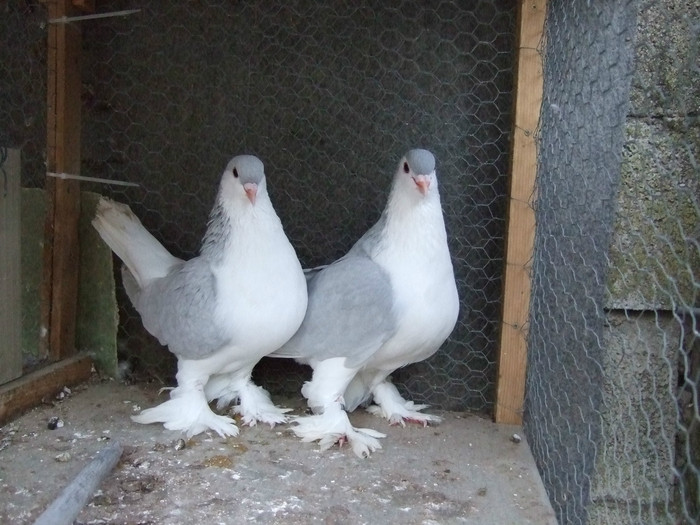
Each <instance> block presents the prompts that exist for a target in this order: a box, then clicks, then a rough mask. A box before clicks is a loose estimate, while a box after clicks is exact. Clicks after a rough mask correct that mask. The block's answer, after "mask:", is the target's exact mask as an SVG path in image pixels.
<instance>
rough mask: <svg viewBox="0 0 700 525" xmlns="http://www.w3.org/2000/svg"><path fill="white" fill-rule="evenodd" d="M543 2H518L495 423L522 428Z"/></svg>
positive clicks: (532, 239)
mask: <svg viewBox="0 0 700 525" xmlns="http://www.w3.org/2000/svg"><path fill="white" fill-rule="evenodd" d="M546 3H547V2H546V0H529V1H521V2H520V6H519V10H518V27H517V55H516V72H515V75H516V76H515V85H514V93H515V100H514V121H513V143H512V151H511V168H510V182H509V202H508V212H507V213H508V215H507V218H506V231H507V233H506V250H505V274H504V279H503V307H502V313H501V333H500V341H499V355H498V377H497V381H496V403H495V411H494V419H495V421H496V422H497V423H509V424H517V425H519V424H522V421H523V419H522V418H523V407H524V401H525V375H526V368H527V333H528V326H527V323H528V319H529V315H530V289H531V261H532V252H533V247H534V241H535V210H534V206H533V204H534V200H535V176H536V173H537V144H536V142H535V132H536V130H537V127H538V124H539V115H540V107H541V105H542V88H543V85H542V78H543V73H542V57H541V55H540V50H539V46H540V44H541V43H542V40H543V33H544V21H545V11H546Z"/></svg>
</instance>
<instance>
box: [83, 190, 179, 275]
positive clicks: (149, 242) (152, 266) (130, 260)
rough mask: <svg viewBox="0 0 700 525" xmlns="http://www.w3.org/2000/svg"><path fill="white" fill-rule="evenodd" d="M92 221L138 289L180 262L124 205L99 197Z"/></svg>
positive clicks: (166, 272) (165, 273)
mask: <svg viewBox="0 0 700 525" xmlns="http://www.w3.org/2000/svg"><path fill="white" fill-rule="evenodd" d="M92 224H93V226H94V227H95V229H96V230H97V232H98V233H99V234H100V237H102V239H103V240H104V241H105V242H106V243H107V245H108V246H109V247H110V248H111V249H112V251H113V252H114V253H115V254H117V257H119V258H120V259H121V260H122V261H123V262H124V264H125V265H126V267H127V268H128V269H129V271H130V272H131V274H132V275H133V276H134V279H135V280H136V282H137V283H138V286H139V287H140V288H143V287H144V286H145V285H146V284H147V283H149V282H150V281H152V280H153V279H157V278H160V277H164V276H165V275H167V274H168V272H169V271H170V269H171V268H172V267H173V266H174V265H175V264H178V263H179V262H181V261H180V259H177V258H176V257H173V256H172V255H171V254H170V252H168V250H166V249H165V248H164V247H163V245H162V244H161V243H160V242H158V240H157V239H156V238H155V237H153V235H151V234H150V233H149V232H148V230H146V228H144V226H143V224H141V221H140V220H139V219H138V217H136V215H134V213H133V212H132V211H131V208H129V206H127V205H125V204H121V203H119V202H115V201H113V200H110V199H106V198H104V197H102V198H100V200H99V201H98V203H97V211H96V213H95V218H94V219H93V220H92Z"/></svg>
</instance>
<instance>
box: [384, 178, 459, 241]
mask: <svg viewBox="0 0 700 525" xmlns="http://www.w3.org/2000/svg"><path fill="white" fill-rule="evenodd" d="M384 215H385V217H384V219H383V220H384V235H386V236H387V237H388V238H392V239H396V240H397V241H399V242H402V243H408V244H410V245H413V244H415V243H418V245H420V244H422V243H424V242H433V241H439V240H440V239H441V238H442V237H444V236H445V223H444V220H443V217H442V208H441V206H440V197H439V195H438V193H437V192H431V193H430V194H428V195H426V196H416V195H406V194H405V193H403V192H401V191H396V192H393V193H392V194H391V195H390V197H389V201H388V203H387V207H386V209H385V210H384ZM401 240H403V241H401Z"/></svg>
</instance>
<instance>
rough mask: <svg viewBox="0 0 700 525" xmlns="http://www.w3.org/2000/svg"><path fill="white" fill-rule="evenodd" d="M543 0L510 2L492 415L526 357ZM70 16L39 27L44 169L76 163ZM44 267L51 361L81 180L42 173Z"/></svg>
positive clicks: (64, 306) (58, 350)
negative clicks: (512, 55) (509, 116)
mask: <svg viewBox="0 0 700 525" xmlns="http://www.w3.org/2000/svg"><path fill="white" fill-rule="evenodd" d="M47 5H48V9H49V18H50V19H57V18H61V17H65V16H71V15H73V14H75V9H76V6H78V7H79V8H83V9H86V8H87V9H88V10H90V9H91V8H94V3H93V2H92V1H90V0H73V1H70V0H50V1H47ZM545 9H546V0H529V1H522V0H521V2H520V4H519V9H518V27H517V57H516V80H515V85H514V93H515V100H514V124H513V143H512V154H511V168H510V183H509V205H508V211H507V236H506V249H505V274H504V285H503V290H504V291H503V308H502V317H501V333H500V340H499V355H498V377H497V382H496V402H495V411H494V418H495V420H496V422H498V423H514V424H520V423H522V412H523V405H524V394H525V375H526V365H527V322H528V316H529V304H530V286H531V283H530V278H531V277H530V264H531V258H532V250H533V244H534V234H535V220H534V209H533V202H534V198H535V189H534V188H535V186H534V183H535V174H536V168H537V146H536V143H535V138H534V134H535V131H536V129H537V125H538V120H539V111H540V105H541V100H542V61H541V56H540V52H539V50H538V46H539V45H540V43H541V42H542V35H543V31H544V19H545ZM80 47H81V35H80V26H79V24H71V23H56V24H50V26H49V37H48V48H49V49H48V51H49V54H48V77H49V78H48V90H47V91H48V100H47V104H48V118H47V120H48V126H47V128H48V129H47V134H48V135H47V136H48V138H47V157H48V159H47V160H48V170H49V171H50V172H55V173H64V172H65V173H75V174H77V173H78V172H79V170H80V96H81V80H80ZM46 193H47V217H46V226H45V244H44V265H43V268H44V270H43V271H44V274H43V280H42V290H41V322H42V327H43V328H42V333H41V336H40V345H41V351H42V355H43V356H45V357H49V358H50V360H52V361H58V360H61V359H66V358H67V357H69V356H71V355H73V354H74V353H75V324H76V312H77V290H78V217H79V213H80V200H79V197H80V187H79V183H78V182H77V181H74V180H63V179H55V178H51V177H47V181H46Z"/></svg>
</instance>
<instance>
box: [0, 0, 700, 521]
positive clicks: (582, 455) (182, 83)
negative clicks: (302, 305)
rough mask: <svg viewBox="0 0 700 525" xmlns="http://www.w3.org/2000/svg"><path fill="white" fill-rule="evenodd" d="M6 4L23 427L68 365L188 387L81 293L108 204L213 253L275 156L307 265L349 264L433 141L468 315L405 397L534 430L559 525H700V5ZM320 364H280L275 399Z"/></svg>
mask: <svg viewBox="0 0 700 525" xmlns="http://www.w3.org/2000/svg"><path fill="white" fill-rule="evenodd" d="M0 13H1V16H0V26H1V27H2V31H0V39H2V44H1V45H0V70H1V71H2V73H1V74H0V93H1V96H0V119H1V122H2V126H0V146H2V157H1V158H0V162H1V164H0V166H1V167H2V172H1V175H2V179H3V180H2V184H3V187H2V190H3V192H2V199H1V200H0V217H2V223H1V224H0V242H1V244H0V264H1V265H2V266H1V268H2V275H3V280H2V287H3V289H2V294H3V300H5V299H4V298H5V297H7V298H8V300H7V301H6V302H4V304H3V305H2V306H0V308H1V310H0V311H1V312H2V319H1V323H2V325H1V326H2V330H3V335H2V337H3V339H4V340H5V341H7V344H6V345H5V347H4V348H3V350H2V352H3V354H2V359H3V363H5V365H4V367H3V370H2V373H1V374H0V380H2V381H4V382H7V384H6V385H5V387H3V388H4V389H5V391H4V394H3V396H4V397H3V403H4V404H3V411H4V415H3V417H5V418H6V417H9V416H10V415H11V414H12V413H13V412H12V411H13V410H15V409H17V410H19V408H21V407H19V408H18V404H21V403H20V402H19V401H17V399H18V398H17V396H15V397H13V395H12V392H13V386H12V385H14V384H16V382H17V381H18V380H21V378H22V377H24V378H25V379H26V378H28V377H29V378H30V380H31V378H32V377H34V376H33V375H32V374H41V373H42V372H41V370H42V369H44V370H45V369H46V367H51V368H50V369H51V373H52V374H56V373H58V374H64V375H63V376H62V377H63V379H65V378H68V377H74V378H79V377H80V376H81V374H83V375H84V374H85V373H86V372H85V371H86V370H87V373H89V370H90V366H91V365H92V363H94V364H95V366H97V367H98V369H99V371H100V372H101V373H104V374H117V372H118V369H121V370H122V371H123V370H125V369H129V370H130V371H131V372H132V373H133V374H134V375H135V377H137V378H140V379H148V378H150V379H154V378H155V379H157V380H160V381H163V382H164V383H167V382H168V381H169V380H170V379H171V377H172V374H173V362H172V360H171V359H170V358H169V354H168V353H167V352H166V351H165V350H163V349H162V348H160V347H159V345H158V344H157V342H155V341H154V340H153V339H152V338H151V337H150V336H149V335H148V334H147V333H146V332H145V331H144V330H143V328H142V327H141V324H140V321H139V319H138V317H137V315H136V314H135V312H134V311H133V310H132V309H131V307H130V305H128V303H127V300H126V299H125V296H124V294H123V293H122V292H121V291H120V289H119V287H120V284H119V279H118V278H117V280H116V283H117V289H116V297H117V299H118V307H119V325H118V331H117V330H116V329H115V326H114V322H112V324H111V325H110V323H109V321H110V320H109V319H108V320H107V321H108V322H107V323H106V324H100V322H102V321H104V320H102V321H100V322H98V321H95V319H94V318H92V317H90V315H91V314H94V313H95V312H96V311H99V310H100V309H101V308H102V306H103V305H102V304H100V303H99V302H91V301H96V300H97V299H95V297H93V296H94V294H93V293H91V292H90V288H89V286H88V285H87V284H85V283H86V282H87V283H91V286H101V287H102V289H103V290H104V289H105V288H104V287H107V288H109V287H110V286H111V287H114V281H113V280H112V279H111V277H112V276H111V275H109V276H106V278H105V277H104V276H103V277H102V278H100V279H101V280H100V279H97V278H96V277H95V276H89V275H86V271H87V270H86V269H85V268H89V267H91V266H90V264H92V263H90V262H89V261H87V262H86V258H89V257H90V254H91V250H90V249H89V248H86V247H85V241H84V239H85V237H86V236H87V235H88V233H86V232H85V231H84V230H81V229H80V227H79V224H80V222H79V216H80V211H81V203H82V211H83V213H88V212H89V210H90V206H91V204H90V203H91V202H93V204H92V205H94V200H92V201H91V197H90V195H91V194H94V193H100V194H103V195H108V196H111V197H113V198H115V199H117V200H120V201H122V202H126V203H128V204H130V206H131V207H132V208H133V210H134V211H135V212H136V213H137V214H138V215H139V216H140V217H141V218H142V220H143V222H144V224H145V225H146V226H147V227H148V228H149V229H150V230H151V231H152V232H153V233H154V234H155V235H156V236H157V237H159V238H160V239H162V240H163V242H164V244H165V245H166V247H167V248H169V249H170V250H171V251H172V252H173V253H174V254H176V255H178V256H180V257H189V256H192V255H194V254H195V253H196V251H197V249H198V247H199V242H200V239H201V236H202V233H203V231H204V227H205V223H206V216H207V213H208V211H209V207H210V205H211V202H212V199H213V197H214V191H215V187H216V184H217V181H218V177H219V175H220V173H221V169H222V167H223V166H224V165H225V162H226V160H227V159H228V158H229V156H230V155H232V154H236V153H239V152H251V153H255V154H256V155H258V156H259V157H260V158H261V159H263V161H264V162H265V165H266V172H267V174H268V181H269V182H268V183H269V186H270V192H271V195H272V199H273V202H274V204H275V207H276V209H277V211H278V213H279V215H280V217H281V219H282V221H283V223H284V225H285V229H286V231H287V234H288V236H289V238H290V240H291V241H292V243H293V244H294V246H295V247H296V249H297V252H298V255H299V257H300V260H301V262H302V264H303V265H305V266H311V265H317V264H323V263H327V262H329V261H331V260H333V259H334V258H336V257H338V256H339V255H341V254H342V253H344V251H345V250H347V249H348V248H349V246H350V245H351V244H352V243H353V242H354V240H355V239H357V238H358V237H359V236H360V235H361V234H362V233H363V232H364V231H365V229H366V228H367V227H368V226H369V225H370V224H372V223H373V222H374V221H375V220H376V218H377V217H378V214H379V212H380V210H381V208H382V207H383V204H384V199H385V196H386V194H387V191H388V186H389V183H390V174H391V172H392V170H393V168H394V164H395V162H396V161H397V159H398V158H399V156H400V155H401V153H403V152H404V151H405V150H406V149H408V148H409V147H414V146H419V147H426V148H428V149H431V150H432V151H433V152H434V153H435V155H436V158H437V162H438V175H439V177H440V184H441V194H442V199H443V207H444V212H445V216H446V222H447V228H448V235H449V238H450V242H451V252H452V256H453V263H454V265H455V270H456V274H457V279H458V286H459V292H460V298H461V313H460V318H459V321H458V325H457V328H456V329H455V331H454V332H453V334H452V336H451V337H450V339H449V340H448V342H447V343H446V344H445V345H444V347H443V348H442V349H441V351H440V352H439V353H438V354H437V355H435V356H434V357H433V358H431V359H430V360H428V361H427V362H424V363H420V364H417V365H413V366H410V367H408V368H406V369H404V370H401V371H400V372H398V373H397V374H396V376H395V378H394V379H395V381H396V383H397V384H398V385H399V386H400V388H401V389H403V390H404V391H405V392H408V393H410V394H411V395H412V396H413V398H414V399H416V400H417V401H424V402H427V403H429V404H431V405H435V406H438V407H441V408H445V409H455V410H470V411H475V412H481V413H487V414H492V415H493V416H494V417H495V419H496V421H499V422H508V423H521V422H522V423H523V424H524V428H525V433H526V436H527V438H528V441H529V443H530V446H531V448H532V452H533V455H534V456H535V459H536V462H537V465H538V469H539V471H540V474H541V477H542V480H543V482H544V484H545V487H546V489H547V492H548V495H549V498H550V501H551V503H552V506H553V508H554V510H555V511H556V513H557V516H558V519H559V521H560V522H561V523H615V524H622V523H669V524H671V523H695V522H697V520H698V519H700V495H699V492H698V486H699V479H700V470H699V469H700V452H699V451H700V413H699V410H700V409H699V408H698V402H699V399H698V398H699V394H698V387H699V385H700V367H699V364H700V349H699V348H698V342H697V337H698V332H699V329H698V307H699V304H698V292H699V290H700V284H699V283H700V275H699V273H700V240H699V237H700V235H699V234H700V222H699V220H698V219H699V216H700V205H699V195H700V191H699V190H700V180H699V179H700V177H699V168H698V162H699V160H698V159H699V157H700V126H699V125H698V118H699V112H698V111H699V109H700V69H699V67H698V57H699V50H698V43H699V42H700V38H699V37H700V22H699V21H700V6H698V4H697V2H691V1H682V0H662V1H649V0H638V1H637V0H628V1H623V2H605V1H588V0H568V1H563V0H562V1H557V0H549V1H547V2H545V1H544V0H532V1H527V2H526V1H522V2H513V1H505V0H504V1H499V0H479V1H475V2H452V1H444V2H434V3H422V2H413V1H402V2H393V3H386V2H365V3H352V2H350V3H348V2H335V1H334V2H325V3H320V2H311V1H294V2H236V1H213V0H212V1H188V2H148V3H139V2H134V1H131V0H124V1H101V0H97V1H96V2H90V1H85V0H83V1H74V2H65V1H60V2H54V1H45V2H39V1H29V0H27V1H17V0H13V1H9V2H5V3H4V4H3V5H2V6H0ZM101 14H110V16H105V17H101V16H94V15H101ZM64 17H67V18H64ZM72 17H82V18H77V19H76V18H72ZM47 72H48V73H47ZM47 130H48V133H47ZM20 169H21V177H14V178H13V176H12V173H19V170H20ZM62 174H63V176H64V178H61V176H62ZM65 174H67V175H68V178H65ZM56 175H59V176H58V177H57V176H56ZM72 175H79V176H80V177H88V178H97V179H103V180H102V181H101V182H95V181H91V180H89V179H83V180H78V179H76V178H70V177H71V176H72ZM20 185H21V187H22V189H21V192H20ZM41 190H43V192H42V191H41ZM36 192H39V193H38V194H37V193H36ZM81 192H83V193H82V197H81ZM20 193H21V195H22V199H21V201H22V202H23V203H24V204H23V206H22V207H21V208H20V205H19V202H20V198H19V196H20ZM30 193H31V195H30ZM30 199H34V200H31V201H30ZM37 199H38V200H37ZM28 202H35V203H38V204H37V205H36V207H38V208H37V209H40V210H41V214H40V215H39V216H37V217H34V218H33V219H32V220H33V221H34V224H35V226H36V225H37V224H38V230H37V231H38V233H35V235H34V237H31V236H30V237H27V236H29V235H30V234H29V233H27V231H25V230H26V225H27V224H28V222H29V221H30V219H28V218H27V217H26V214H27V213H29V214H31V212H30V211H27V208H28V206H27V204H26V203H28ZM20 209H21V216H22V220H21V221H20V219H19V216H20ZM44 211H45V213H44ZM35 229H36V228H35ZM20 238H21V239H22V247H21V250H20V242H19V241H20ZM28 239H29V240H28ZM81 249H82V250H81ZM81 252H82V253H81ZM20 256H21V258H20ZM81 265H82V269H81ZM96 283H97V284H96ZM109 289H111V288H109ZM112 321H114V319H112ZM110 326H111V327H112V328H111V331H110V329H109V327H110ZM105 327H107V328H105ZM98 332H99V333H98ZM76 352H77V353H76ZM86 353H87V354H90V355H91V357H88V358H85V357H84V355H86ZM117 359H118V360H119V362H120V363H121V364H120V365H118V364H117ZM306 373H308V372H307V370H306V369H304V368H303V367H298V368H297V369H295V370H293V371H292V372H290V371H289V369H288V368H287V367H285V368H284V369H282V368H280V365H279V364H276V363H275V362H273V361H266V360H264V361H263V362H261V364H260V365H259V366H258V368H257V369H256V375H257V378H258V381H260V382H261V383H262V384H263V385H265V386H266V387H267V388H268V389H269V390H270V391H271V392H273V394H274V393H292V394H293V393H296V392H297V387H298V383H299V378H300V377H303V376H304V374H306ZM18 377H20V379H17V378H18ZM30 384H31V381H30ZM24 388H25V390H26V389H27V388H28V387H26V385H25V387H24ZM29 389H30V390H31V387H29ZM20 397H22V396H20ZM13 403H14V405H13ZM15 405H17V406H15ZM13 407H14V408H13Z"/></svg>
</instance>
